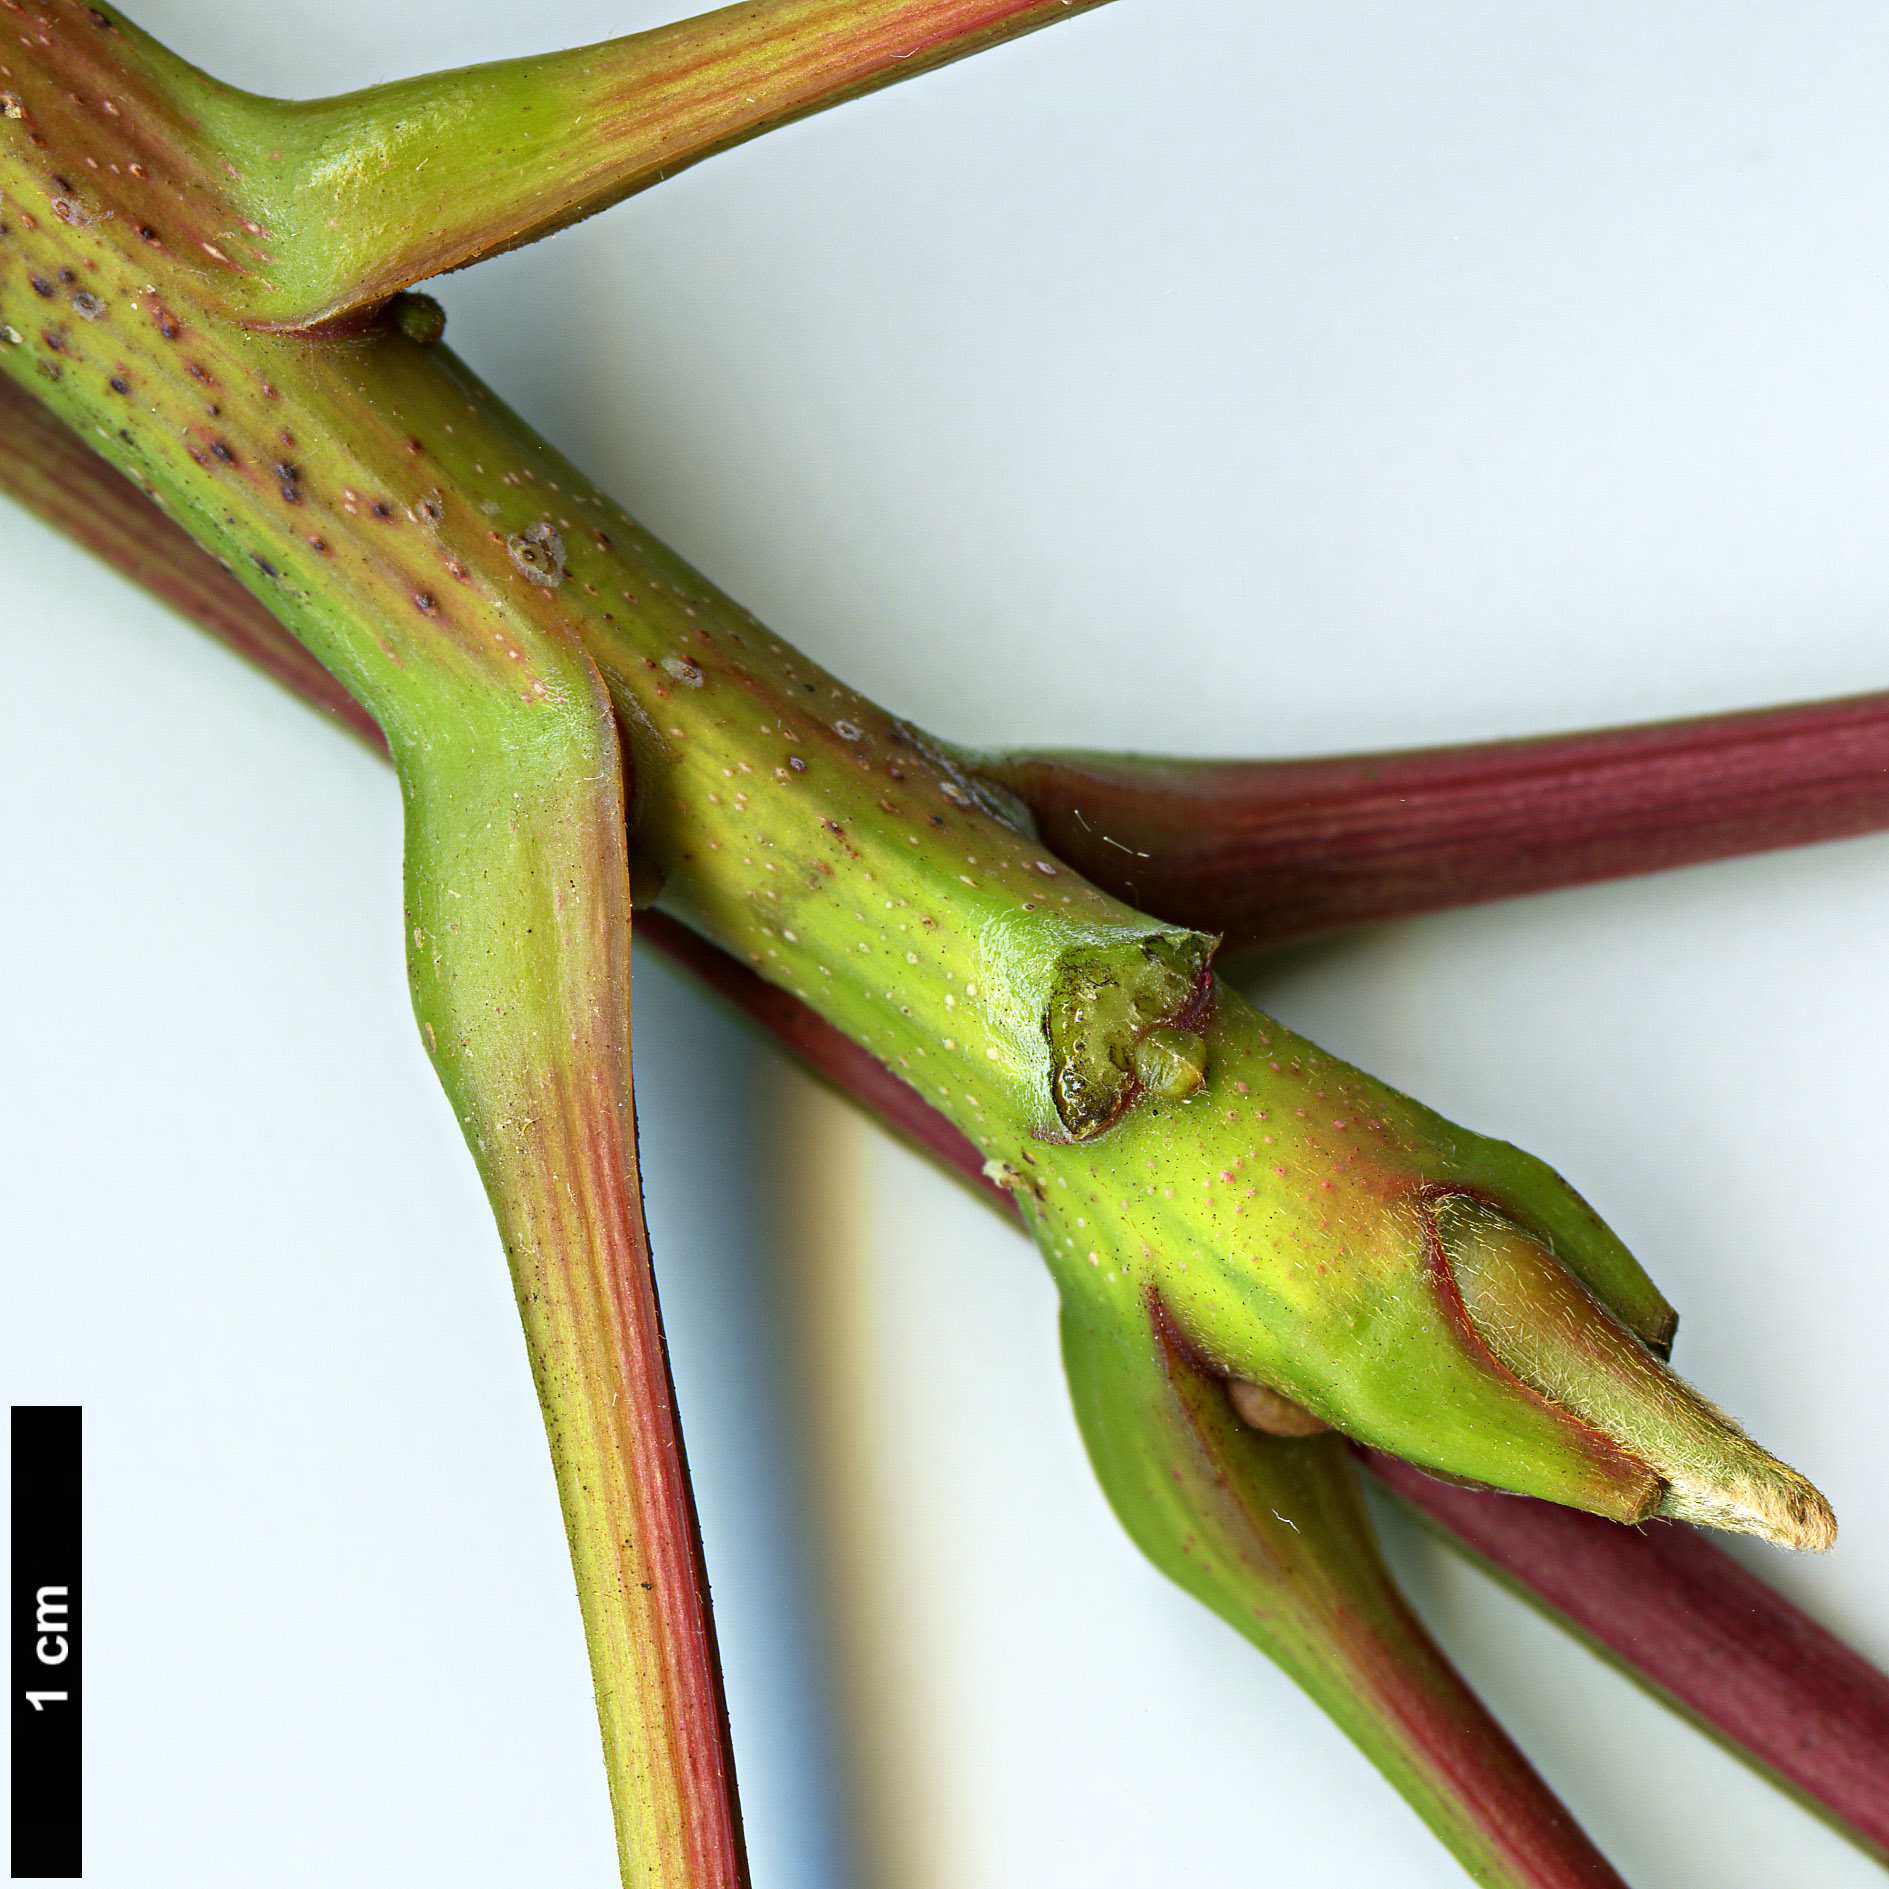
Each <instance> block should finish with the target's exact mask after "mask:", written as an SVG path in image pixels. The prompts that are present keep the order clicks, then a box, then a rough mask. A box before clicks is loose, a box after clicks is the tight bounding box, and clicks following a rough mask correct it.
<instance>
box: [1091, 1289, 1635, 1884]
mask: <svg viewBox="0 0 1889 1889" xmlns="http://www.w3.org/2000/svg"><path fill="white" fill-rule="evenodd" d="M1124 1312H1125V1315H1124V1316H1120V1317H1115V1318H1108V1317H1099V1316H1097V1310H1096V1307H1095V1305H1094V1303H1093V1301H1077V1302H1066V1303H1065V1307H1064V1312H1063V1320H1062V1329H1063V1357H1064V1361H1065V1363H1066V1365H1067V1367H1068V1372H1069V1385H1070V1392H1071V1395H1072V1396H1073V1398H1074V1400H1075V1407H1076V1418H1077V1421H1078V1423H1079V1424H1080V1425H1081V1428H1082V1434H1083V1440H1084V1442H1085V1443H1087V1445H1088V1448H1089V1457H1090V1460H1091V1461H1092V1462H1093V1463H1094V1465H1095V1469H1096V1474H1097V1475H1098V1476H1099V1477H1100V1479H1101V1482H1102V1486H1103V1488H1104V1490H1105V1491H1106V1492H1107V1494H1108V1498H1109V1501H1110V1503H1111V1504H1112V1505H1113V1507H1114V1509H1115V1512H1116V1514H1117V1515H1118V1516H1119V1517H1120V1518H1121V1521H1122V1525H1123V1526H1124V1527H1125V1528H1126V1529H1127V1530H1128V1532H1129V1534H1131V1535H1132V1536H1133V1537H1134V1539H1135V1541H1136V1542H1137V1544H1138V1545H1139V1546H1140V1547H1141V1549H1142V1551H1143V1552H1144V1553H1145V1554H1146V1555H1147V1556H1148V1558H1149V1559H1150V1560H1152V1561H1153V1562H1154V1563H1155V1565H1156V1566H1157V1567H1159V1568H1160V1569H1161V1570H1162V1571H1163V1572H1164V1573H1165V1574H1167V1575H1169V1576H1170V1577H1171V1578H1172V1579H1173V1580H1175V1581H1177V1582H1178V1583H1179V1584H1180V1585H1181V1586H1182V1587H1184V1588H1186V1590H1187V1591H1188V1592H1189V1593H1190V1594H1192V1595H1193V1596H1194V1597H1195V1598H1196V1599H1197V1600H1200V1601H1201V1602H1203V1603H1204V1604H1205V1605H1206V1606H1208V1607H1211V1608H1212V1609H1213V1611H1214V1612H1215V1613H1217V1614H1219V1615H1220V1617H1221V1618H1222V1619H1223V1620H1225V1621H1226V1622H1227V1624H1228V1625H1229V1626H1231V1627H1232V1628H1233V1629H1234V1630H1235V1631H1236V1632H1238V1633H1241V1634H1243V1635H1244V1636H1245V1637H1246V1638H1247V1639H1249V1640H1250V1641H1252V1643H1253V1644H1254V1645H1255V1646H1257V1647H1259V1648H1260V1650H1261V1651H1262V1652H1264V1653H1266V1654H1267V1655H1268V1656H1269V1657H1270V1658H1272V1659H1273V1660H1275V1661H1277V1662H1278V1664H1279V1665H1280V1666H1282V1667H1283V1668H1284V1669H1285V1671H1286V1672H1287V1673H1289V1674H1290V1675H1291V1676H1292V1678H1293V1679H1294V1680H1296V1681H1297V1682H1298V1684H1299V1685H1301V1686H1303V1687H1304V1688H1305V1690H1306V1691H1307V1692H1309V1693H1310V1694H1311V1695H1312V1697H1313V1698H1314V1699H1316V1700H1317V1701H1318V1703H1319V1704H1320V1705H1321V1706H1322V1707H1323V1708H1324V1709H1325V1711H1327V1712H1328V1713H1329V1714H1330V1715H1331V1716H1332V1718H1333V1719H1335V1720H1336V1721H1337V1723H1338V1724H1339V1726H1340V1727H1341V1728H1342V1729H1343V1730H1344V1732H1345V1733H1346V1735H1347V1736H1348V1737H1350V1738H1351V1739H1352V1740H1353V1741H1354V1742H1355V1743H1356V1744H1357V1745H1358V1747H1359V1749H1360V1750H1362V1751H1363V1753H1364V1755H1365V1756H1366V1757H1367V1758H1369V1759H1370V1760H1371V1762H1372V1763H1373V1764H1375V1765H1376V1766H1377V1767H1378V1769H1379V1770H1380V1771H1382V1772H1383V1773H1384V1775H1385V1776H1386V1777H1387V1778H1389V1779H1390V1781H1391V1782H1392V1783H1393V1784H1394V1785H1395V1786H1396V1787H1397V1789H1398V1790H1399V1791H1400V1792H1401V1793H1402V1795H1403V1796H1404V1797H1405V1799H1406V1800H1407V1801H1408V1802H1409V1803H1410V1805H1411V1806H1412V1808H1414V1809H1415V1810H1416V1811H1417V1813H1418V1815H1420V1816H1421V1817H1422V1818H1423V1819H1424V1821H1425V1822H1426V1823H1427V1824H1429V1826H1430V1828H1431V1829H1432V1830H1433V1831H1435V1833H1436V1835H1437V1836H1438V1837H1439V1838H1440V1839H1441V1840H1442V1842H1443V1843H1445V1844H1446V1845H1447V1846H1448V1847H1449V1849H1450V1851H1451V1852H1452V1854H1454V1855H1455V1857H1456V1858H1457V1860H1458V1861H1459V1862H1460V1863H1461V1864H1462V1865H1463V1867H1464V1869H1465V1870H1467V1871H1468V1873H1469V1875H1470V1876H1471V1878H1472V1879H1473V1880H1475V1881H1476V1882H1479V1883H1484V1884H1491V1885H1506V1886H1508V1889H1621V1884H1620V1878H1619V1876H1617V1875H1616V1874H1615V1873H1614V1871H1613V1869H1612V1868H1611V1867H1610V1866H1609V1864H1608V1863H1607V1861H1606V1859H1605V1858H1604V1857H1603V1856H1602V1855H1601V1854H1600V1852H1599V1851H1598V1850H1596V1849H1595V1848H1594V1846H1593V1844H1592V1843H1590V1842H1589V1841H1588V1839H1587V1837H1586V1836H1585V1835H1584V1834H1583V1833H1582V1832H1581V1830H1580V1828H1579V1827H1578V1826H1577V1825H1576V1824H1575V1823H1574V1822H1573V1820H1572V1819H1571V1818H1570V1817H1569V1816H1568V1813H1567V1812H1566V1810H1564V1809H1563V1808H1562V1806H1561V1805H1560V1804H1559V1803H1558V1802H1557V1801H1556V1800H1555V1798H1554V1796H1553V1794H1552V1793H1551V1792H1550V1791H1549V1790H1548V1789H1547V1787H1546V1786H1545V1785H1544V1784H1543V1783H1542V1781H1541V1779H1540V1778H1539V1777H1538V1776H1537V1775H1536V1774H1535V1771H1534V1770H1533V1768H1532V1767H1531V1766H1530V1765H1529V1763H1528V1760H1527V1759H1526V1758H1524V1757H1523V1756H1522V1754H1521V1753H1520V1752H1519V1751H1518V1750H1516V1748H1515V1746H1514V1745H1513V1744H1512V1743H1510V1741H1509V1739H1508V1737H1507V1736H1506V1734H1505V1733H1504V1732H1503V1731H1502V1728H1501V1727H1500V1726H1499V1725H1497V1724H1496V1722H1495V1720H1494V1719H1492V1718H1491V1717H1490V1716H1489V1713H1488V1711H1487V1710H1486V1709H1485V1708H1484V1706H1483V1705H1482V1703H1481V1701H1480V1700H1478V1699H1477V1698H1476V1696H1475V1695H1474V1694H1473V1693H1472V1692H1471V1691H1470V1690H1469V1688H1468V1687H1467V1686H1465V1685H1464V1684H1463V1682H1462V1680H1461V1679H1460V1678H1459V1677H1458V1676H1457V1674H1456V1671H1455V1669H1454V1668H1453V1667H1452V1666H1451V1665H1450V1664H1449V1662H1448V1660H1447V1659H1445V1658H1444V1656H1443V1654H1442V1653H1441V1652H1440V1651H1439V1650H1438V1648H1437V1646H1436V1643H1435V1642H1434V1641H1433V1640H1432V1639H1431V1638H1430V1636H1429V1634H1428V1633H1426V1632H1425V1631H1424V1628H1423V1626H1422V1624H1421V1623H1420V1622H1419V1621H1418V1620H1417V1618H1416V1616H1415V1615H1414V1614H1413V1613H1412V1612H1411V1611H1410V1608H1409V1607H1408V1605H1407V1604H1406V1603H1405V1601H1404V1599H1403V1597H1402V1595H1400V1594H1399V1593H1398V1592H1397V1589H1396V1586H1395V1584H1394V1583H1393V1582H1392V1580H1391V1577H1390V1574H1389V1572H1388V1570H1387V1569H1386V1568H1385V1566H1384V1564H1383V1561H1382V1559H1381V1557H1380V1555H1379V1553H1378V1547H1377V1540H1376V1537H1375V1535H1374V1534H1373V1532H1372V1528H1371V1523H1370V1519H1369V1517H1368V1516H1367V1515H1366V1514H1365V1512H1364V1505H1363V1503H1362V1501H1361V1500H1360V1499H1359V1496H1358V1491H1357V1487H1356V1484H1355V1481H1354V1479H1353V1476H1352V1472H1351V1466H1350V1462H1349V1459H1348V1457H1347V1455H1346V1451H1345V1446H1344V1444H1343V1442H1342V1441H1341V1440H1340V1439H1339V1438H1337V1437H1335V1436H1332V1435H1329V1434H1327V1435H1324V1436H1312V1437H1304V1438H1288V1437H1280V1436H1264V1435H1261V1434H1259V1433H1258V1432H1257V1431H1254V1430H1252V1429H1249V1428H1248V1427H1247V1426H1246V1425H1245V1424H1244V1423H1242V1422H1241V1421H1240V1420H1239V1418H1238V1417H1237V1416H1236V1415H1235V1414H1234V1411H1233V1408H1232V1405H1231V1404H1230V1403H1229V1401H1228V1397H1227V1387H1226V1384H1225V1383H1224V1381H1222V1379H1221V1378H1220V1376H1219V1374H1218V1373H1216V1372H1214V1371H1213V1370H1211V1369H1210V1368H1208V1367H1207V1366H1205V1365H1204V1364H1203V1362H1202V1360H1201V1359H1200V1358H1199V1357H1198V1356H1197V1355H1196V1354H1195V1353H1194V1352H1193V1350H1192V1349H1191V1347H1190V1346H1189V1345H1188V1344H1187V1343H1186V1342H1185V1340H1184V1339H1183V1338H1182V1337H1181V1335H1180V1333H1179V1331H1178V1330H1177V1328H1176V1327H1175V1325H1174V1323H1173V1321H1172V1320H1171V1319H1170V1318H1169V1317H1168V1316H1167V1313H1166V1309H1165V1307H1163V1306H1162V1304H1161V1302H1160V1301H1159V1299H1155V1298H1151V1299H1150V1300H1149V1301H1148V1302H1147V1303H1146V1304H1144V1305H1141V1306H1135V1307H1128V1308H1124Z"/></svg>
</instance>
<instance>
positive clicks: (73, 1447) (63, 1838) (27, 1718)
mask: <svg viewBox="0 0 1889 1889" xmlns="http://www.w3.org/2000/svg"><path fill="white" fill-rule="evenodd" d="M80 1415H81V1413H80V1409H79V1406H78V1405H76V1404H15V1405H14V1406H13V1870H12V1873H13V1876H14V1879H15V1880H16V1881H17V1880H18V1879H20V1878H21V1877H47V1876H51V1877H60V1878H65V1879H67V1880H72V1879H76V1878H77V1877H78V1876H79V1875H80V1874H81V1873H82V1872H81V1870H80V1863H79V1779H80V1744H79V1725H80V1718H79V1712H80V1704H81V1700H82V1697H83V1694H82V1691H81V1681H80V1674H81V1671H82V1663H81V1660H80V1656H79V1644H80V1635H81V1634H82V1633H83V1631H84V1623H83V1618H82V1616H81V1614H80V1611H79V1598H80V1590H79V1465H80V1440H79V1422H80Z"/></svg>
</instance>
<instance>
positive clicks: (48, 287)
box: [26, 275, 52, 301]
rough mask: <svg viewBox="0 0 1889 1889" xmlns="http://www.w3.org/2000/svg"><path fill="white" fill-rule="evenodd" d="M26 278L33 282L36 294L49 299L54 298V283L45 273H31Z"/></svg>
mask: <svg viewBox="0 0 1889 1889" xmlns="http://www.w3.org/2000/svg"><path fill="white" fill-rule="evenodd" d="M26 279H27V281H29V282H30V283H32V285H33V293H34V294H35V295H40V296H44V297H45V299H46V300H47V301H51V300H52V284H51V283H50V282H48V281H47V280H46V278H45V277H44V276H43V275H29V276H28V277H27V278H26Z"/></svg>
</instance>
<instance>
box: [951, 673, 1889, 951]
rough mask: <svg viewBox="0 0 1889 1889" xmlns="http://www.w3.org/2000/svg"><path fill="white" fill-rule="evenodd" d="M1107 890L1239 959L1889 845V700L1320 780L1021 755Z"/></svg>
mask: <svg viewBox="0 0 1889 1889" xmlns="http://www.w3.org/2000/svg"><path fill="white" fill-rule="evenodd" d="M983 771H984V772H986V773H988V774H990V775H991V776H992V777H993V778H995V779H998V780H1000V781H1002V782H1003V783H1004V784H1005V785H1006V786H1008V787H1009V788H1010V789H1011V790H1012V792H1014V793H1016V794H1017V795H1019V796H1020V797H1021V798H1022V799H1023V800H1024V801H1025V802H1026V803H1027V804H1028V805H1029V807H1030V809H1031V811H1032V812H1033V813H1034V814H1035V815H1036V818H1037V822H1038V824H1039V826H1040V827H1041V828H1042V832H1043V837H1044V839H1045V840H1046V841H1047V842H1048V843H1049V845H1050V846H1051V847H1053V848H1054V849H1055V850H1056V852H1058V853H1059V854H1061V855H1062V857H1063V858H1065V859H1067V860H1068V861H1069V863H1070V864H1071V865H1072V866H1074V867H1076V868H1077V870H1078V871H1080V872H1082V873H1083V874H1085V875H1086V876H1087V877H1088V878H1090V879H1092V880H1094V881H1095V883H1096V884H1098V885H1101V886H1104V887H1106V888H1107V889H1108V890H1109V891H1111V892H1114V893H1115V894H1116V895H1117V896H1118V897H1123V898H1127V899H1129V901H1130V902H1131V903H1133V904H1135V905H1138V906H1140V907H1141V908H1142V909H1143V910H1144V911H1150V912H1153V913H1155V914H1157V915H1158V916H1160V917H1162V918H1166V919H1169V920H1171V921H1173V922H1174V923H1177V924H1184V925H1193V926H1197V927H1200V928H1201V929H1204V930H1208V931H1222V932H1224V933H1226V935H1227V940H1228V943H1229V944H1231V945H1233V946H1235V947H1243V946H1249V945H1259V944H1280V943H1284V942H1286V941H1288V940H1290V939H1294V938H1306V937H1312V936H1315V935H1317V934H1319V933H1321V932H1331V931H1341V930H1344V929H1346V928H1348V927H1350V926H1355V925H1370V924H1378V923H1381V922H1382V921H1384V920H1386V919H1392V918H1409V917H1413V916H1415V915H1417V914H1418V913H1422V912H1440V911H1448V910H1450V909H1452V908H1453V907H1456V906H1459V905H1476V904H1481V903H1484V902H1486V901H1488V900H1491V899H1506V898H1514V897H1516V896H1517V895H1518V894H1521V893H1527V892H1546V891H1550V890H1552V889H1554V888H1556V887H1559V886H1572V885H1586V884H1590V883H1592V882H1594V881H1596V880H1602V879H1620V878H1627V877H1631V876H1633V875H1634V874H1638V873H1648V872H1661V871H1664V870H1666V869H1667V868H1668V867H1672V866H1690V865H1696V864H1699V863H1700V862H1702V861H1705V860H1710V859H1726V858H1730V857H1733V856H1734V855H1737V854H1741V853H1755V852H1764V851H1767V850H1769V849H1771V848H1774V847H1780V846H1799V845H1803V844H1804V843H1806V842H1807V841H1811V840H1831V839H1842V838H1846V837H1848V836H1849V835H1851V834H1856V833H1868V832H1874V831H1876V830H1878V829H1880V828H1882V827H1885V826H1889V694H1878V695H1859V696H1852V697H1849V698H1848V699H1846V700H1841V701H1833V702H1809V703H1801V704H1795V705H1793V706H1790V707H1787V708H1767V709H1753V710H1748V711H1746V712H1743V713H1740V714H1732V715H1710V716H1703V717H1700V718H1698V719H1696V720H1690V721H1674V722H1655V723H1650V724H1646V725H1644V726H1640V727H1632V728H1608V729H1602V730H1599V731H1598V732H1595V733H1587V734H1573V735H1550V736H1545V737H1542V738H1539V739H1535V740H1528V741H1493V742H1481V743H1477V744H1476V745H1474V746H1469V747H1459V748H1428V749H1413V750H1409V751H1407V752H1403V753H1387V754H1362V755H1338V756H1333V757H1330V758H1325V759H1319V760H1309V761H1169V760H1158V759H1141V758H1138V757H1135V756H1115V755H1089V754H1068V755H1058V754H1044V755H1009V756H1004V757H1002V758H1000V759H998V760H996V761H994V762H992V763H990V764H988V765H987V766H986V767H985V768H984V770H983Z"/></svg>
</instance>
